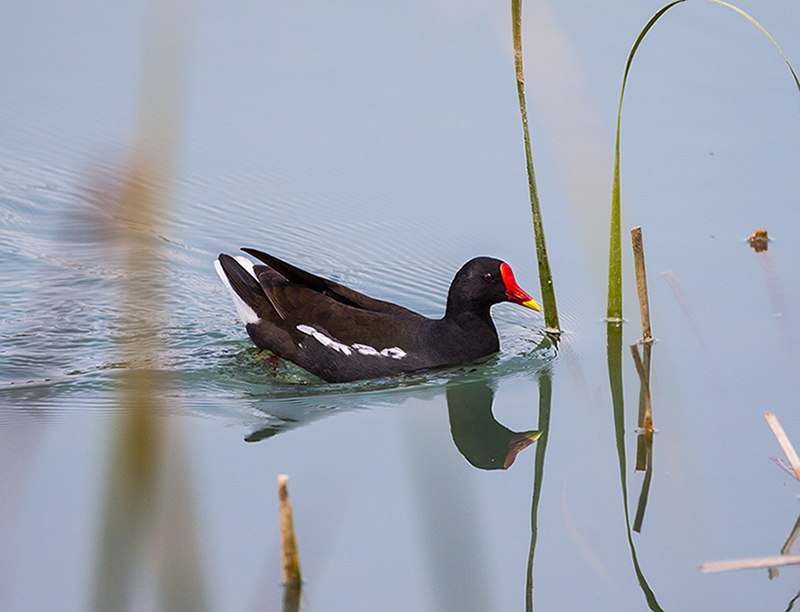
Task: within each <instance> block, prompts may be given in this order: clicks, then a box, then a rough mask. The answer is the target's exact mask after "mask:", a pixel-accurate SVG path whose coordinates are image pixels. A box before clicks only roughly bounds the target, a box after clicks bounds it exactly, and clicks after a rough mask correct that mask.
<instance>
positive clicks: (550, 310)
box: [511, 0, 561, 340]
mask: <svg viewBox="0 0 800 612" xmlns="http://www.w3.org/2000/svg"><path fill="white" fill-rule="evenodd" d="M511 28H512V34H513V38H514V67H515V69H516V77H517V96H518V97H519V112H520V115H521V116H522V134H523V138H524V141H525V162H526V168H527V170H528V190H529V192H530V198H531V216H532V217H533V235H534V239H535V241H536V261H537V263H538V267H539V285H540V286H541V290H542V310H543V311H544V324H545V328H546V331H547V332H548V334H550V335H552V336H554V338H555V339H556V340H557V339H558V336H559V335H560V334H561V327H560V325H559V323H558V309H557V308H556V293H555V288H554V286H553V275H552V274H551V273H550V261H549V260H548V258H547V244H546V243H545V238H544V223H543V221H542V211H541V207H540V206H539V192H538V190H537V189H536V177H535V175H534V172H533V154H532V153H531V137H530V131H529V130H528V111H527V108H526V104H525V72H524V71H523V69H522V0H511Z"/></svg>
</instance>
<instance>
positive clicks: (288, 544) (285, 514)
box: [278, 474, 302, 612]
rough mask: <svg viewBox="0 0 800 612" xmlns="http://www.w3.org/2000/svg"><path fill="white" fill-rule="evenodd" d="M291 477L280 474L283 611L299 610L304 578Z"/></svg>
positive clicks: (279, 503)
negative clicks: (296, 536) (294, 516)
mask: <svg viewBox="0 0 800 612" xmlns="http://www.w3.org/2000/svg"><path fill="white" fill-rule="evenodd" d="M288 482H289V477H288V476H286V475H285V474H281V475H279V476H278V509H279V516H280V530H281V565H282V567H283V606H282V610H283V612H297V611H298V610H299V609H300V593H301V590H302V578H301V576H300V556H299V555H298V553H297V540H296V538H295V534H294V520H293V519H292V500H291V499H290V498H289V489H288V487H287V483H288Z"/></svg>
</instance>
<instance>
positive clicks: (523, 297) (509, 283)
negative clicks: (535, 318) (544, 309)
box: [500, 263, 541, 310]
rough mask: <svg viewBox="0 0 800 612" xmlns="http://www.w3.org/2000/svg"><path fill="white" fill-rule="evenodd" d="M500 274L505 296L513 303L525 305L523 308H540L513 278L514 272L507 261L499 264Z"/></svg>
mask: <svg viewBox="0 0 800 612" xmlns="http://www.w3.org/2000/svg"><path fill="white" fill-rule="evenodd" d="M500 276H502V277H503V283H505V286H506V296H507V297H508V299H509V300H510V301H512V302H514V303H515V304H519V305H520V306H525V308H532V309H533V310H541V308H539V304H537V303H536V302H534V301H533V298H532V297H531V296H529V295H528V294H527V293H525V292H524V291H523V290H522V289H521V288H520V286H519V285H518V284H517V281H516V280H514V273H513V272H512V271H511V266H509V265H508V264H507V263H501V264H500Z"/></svg>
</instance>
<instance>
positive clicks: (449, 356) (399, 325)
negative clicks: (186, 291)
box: [214, 249, 539, 382]
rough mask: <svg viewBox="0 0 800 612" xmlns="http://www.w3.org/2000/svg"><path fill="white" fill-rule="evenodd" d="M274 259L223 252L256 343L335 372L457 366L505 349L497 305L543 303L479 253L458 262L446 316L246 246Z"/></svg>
mask: <svg viewBox="0 0 800 612" xmlns="http://www.w3.org/2000/svg"><path fill="white" fill-rule="evenodd" d="M242 250H243V251H245V252H246V253H248V254H250V255H252V256H253V257H256V258H258V259H259V260H261V261H262V262H263V263H264V264H265V265H260V264H259V265H255V266H254V265H253V264H252V262H250V260H248V259H247V258H245V257H237V258H233V257H231V256H230V255H225V254H221V255H220V256H219V258H218V259H217V261H215V262H214V267H215V268H216V270H217V273H218V274H219V276H220V278H221V279H222V281H223V282H224V283H225V285H226V286H227V287H228V290H229V291H230V292H231V295H232V296H233V301H234V304H235V305H236V310H237V311H238V312H239V316H240V317H241V318H242V321H244V324H245V328H246V329H247V333H248V334H249V335H250V338H251V339H252V340H253V342H255V344H256V345H257V346H259V347H261V348H265V349H268V350H270V351H272V352H273V353H275V354H276V355H278V356H279V357H283V358H284V359H288V360H289V361H292V362H294V363H296V364H297V365H299V366H300V367H302V368H304V369H306V370H308V371H309V372H311V373H312V374H315V375H317V376H319V377H320V378H322V379H323V380H325V381H327V382H348V381H353V380H363V379H369V378H381V377H385V376H393V375H397V374H401V373H404V372H415V371H418V370H425V369H430V368H439V367H443V366H454V365H458V364H462V363H467V362H470V361H474V360H476V359H480V358H482V357H486V356H488V355H491V354H492V353H496V352H497V351H498V350H500V342H499V340H498V337H497V330H496V329H495V326H494V322H493V321H492V318H491V316H490V315H489V309H490V307H491V306H492V305H493V304H497V303H498V302H505V301H511V302H514V303H516V304H521V305H522V306H525V307H527V308H532V309H533V310H539V305H538V304H537V303H536V302H534V301H533V299H532V298H531V297H530V296H529V295H528V294H527V293H525V292H524V291H523V290H522V289H520V287H519V285H517V282H516V281H515V280H514V274H513V273H512V272H511V267H510V266H509V265H508V264H506V263H504V262H502V261H500V260H498V259H492V258H489V257H476V258H475V259H472V260H470V261H468V262H467V263H466V264H464V266H463V267H462V268H461V269H460V270H459V271H458V273H457V274H456V276H455V278H454V279H453V282H452V283H451V285H450V291H449V293H448V295H447V310H446V311H445V315H444V317H443V318H441V319H428V318H427V317H424V316H422V315H420V314H417V313H416V312H413V311H412V310H408V309H407V308H403V307H402V306H398V305H396V304H392V303H390V302H384V301H381V300H376V299H374V298H371V297H368V296H366V295H364V294H362V293H359V292H357V291H354V290H353V289H349V288H348V287H345V286H344V285H340V284H339V283H336V282H334V281H331V280H328V279H325V278H322V277H319V276H316V275H314V274H311V273H310V272H306V271H305V270H301V269H300V268H296V267H295V266H293V265H291V264H288V263H286V262H284V261H282V260H280V259H278V258H277V257H273V256H272V255H268V254H267V253H264V252H262V251H257V250H255V249H242Z"/></svg>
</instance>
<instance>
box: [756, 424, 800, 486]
mask: <svg viewBox="0 0 800 612" xmlns="http://www.w3.org/2000/svg"><path fill="white" fill-rule="evenodd" d="M764 418H765V419H767V423H769V427H770V429H771V430H772V433H774V434H775V437H776V438H777V439H778V444H780V445H781V448H782V449H783V453H784V455H786V458H787V459H788V460H789V465H791V466H792V470H794V475H795V477H796V478H797V480H798V481H800V458H799V457H798V456H797V453H796V452H795V450H794V446H792V443H791V442H790V441H789V436H787V435H786V432H785V431H783V427H781V424H780V422H779V421H778V417H776V416H775V415H774V414H772V413H771V412H765V413H764Z"/></svg>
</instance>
